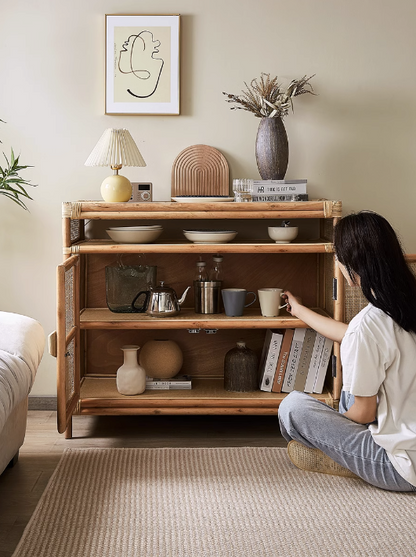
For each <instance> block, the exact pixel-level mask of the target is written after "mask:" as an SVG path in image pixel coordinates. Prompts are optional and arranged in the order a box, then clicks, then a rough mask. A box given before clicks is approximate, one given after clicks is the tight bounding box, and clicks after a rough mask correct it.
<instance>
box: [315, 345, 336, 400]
mask: <svg viewBox="0 0 416 557" xmlns="http://www.w3.org/2000/svg"><path fill="white" fill-rule="evenodd" d="M333 344H334V342H333V341H332V340H331V339H329V338H326V339H325V343H324V347H323V350H322V356H321V361H320V362H319V369H318V372H317V374H316V378H315V384H314V386H313V392H314V393H318V394H320V393H322V391H323V389H324V383H325V377H326V371H327V369H328V364H329V360H330V358H331V352H332V346H333Z"/></svg>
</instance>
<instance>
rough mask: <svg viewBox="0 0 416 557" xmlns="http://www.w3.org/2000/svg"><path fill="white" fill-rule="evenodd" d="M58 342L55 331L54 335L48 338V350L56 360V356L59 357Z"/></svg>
mask: <svg viewBox="0 0 416 557" xmlns="http://www.w3.org/2000/svg"><path fill="white" fill-rule="evenodd" d="M56 345H57V340H56V331H54V332H53V333H51V334H50V335H49V336H48V350H49V354H50V355H51V356H53V357H54V358H56V356H57V355H58V351H57V347H56Z"/></svg>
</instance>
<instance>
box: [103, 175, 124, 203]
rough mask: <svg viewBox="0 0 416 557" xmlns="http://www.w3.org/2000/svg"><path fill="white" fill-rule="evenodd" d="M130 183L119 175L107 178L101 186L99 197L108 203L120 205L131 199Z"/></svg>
mask: <svg viewBox="0 0 416 557" xmlns="http://www.w3.org/2000/svg"><path fill="white" fill-rule="evenodd" d="M131 192H132V187H131V182H130V180H129V179H128V178H126V177H125V176H121V174H112V175H111V176H108V178H106V179H105V180H104V181H103V183H102V184H101V197H102V198H103V199H104V201H107V202H108V203H122V202H124V201H128V200H129V199H130V197H131Z"/></svg>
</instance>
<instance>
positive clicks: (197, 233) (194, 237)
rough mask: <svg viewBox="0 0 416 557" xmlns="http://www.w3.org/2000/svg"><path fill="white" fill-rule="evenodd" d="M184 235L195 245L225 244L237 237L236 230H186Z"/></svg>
mask: <svg viewBox="0 0 416 557" xmlns="http://www.w3.org/2000/svg"><path fill="white" fill-rule="evenodd" d="M183 233H184V235H185V238H187V239H188V240H190V241H191V242H194V244H225V243H227V242H231V240H234V238H235V237H236V236H237V232H236V231H235V230H184V231H183Z"/></svg>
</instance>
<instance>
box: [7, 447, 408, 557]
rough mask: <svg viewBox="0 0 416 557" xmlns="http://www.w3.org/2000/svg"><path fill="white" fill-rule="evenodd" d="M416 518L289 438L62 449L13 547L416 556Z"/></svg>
mask: <svg viewBox="0 0 416 557" xmlns="http://www.w3.org/2000/svg"><path fill="white" fill-rule="evenodd" d="M415 517H416V494H406V493H403V494H402V493H390V492H385V491H382V490H379V489H376V488H373V487H371V486H369V485H366V484H365V483H364V482H362V481H360V480H355V479H349V478H348V479H347V478H339V477H334V476H325V475H322V474H314V473H309V472H302V471H300V470H298V469H296V468H295V467H294V466H293V465H292V464H291V463H290V461H289V459H288V458H287V455H286V450H285V449H277V448H249V447H247V448H215V449H211V448H209V449H200V448H198V449H170V448H169V449H69V450H67V451H65V453H64V455H63V456H62V459H61V460H60V463H59V464H58V467H57V469H56V471H55V472H54V474H53V476H52V478H51V480H50V482H49V484H48V486H47V488H46V490H45V492H44V494H43V496H42V498H41V500H40V501H39V504H38V506H37V508H36V510H35V512H34V514H33V516H32V518H31V520H30V522H29V524H28V526H27V528H26V530H25V532H24V534H23V537H22V540H21V541H20V543H19V546H18V547H17V549H16V551H15V553H14V557H23V556H24V557H49V556H50V557H74V556H77V557H80V556H85V557H133V556H134V557H138V556H152V557H168V556H172V557H173V556H175V557H179V556H184V557H189V556H192V557H206V556H207V557H208V556H212V557H214V556H215V557H223V556H233V557H246V556H247V557H253V556H273V557H276V556H287V557H298V556H299V557H305V556H317V557H325V556H331V557H335V556H336V557H340V556H341V557H344V556H350V555H351V556H354V557H356V556H364V555H365V556H374V557H375V556H377V557H381V556H386V557H387V556H388V557H391V556H392V555H398V556H400V557H403V556H407V555H409V556H414V555H415V554H416V530H415Z"/></svg>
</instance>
